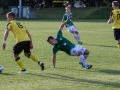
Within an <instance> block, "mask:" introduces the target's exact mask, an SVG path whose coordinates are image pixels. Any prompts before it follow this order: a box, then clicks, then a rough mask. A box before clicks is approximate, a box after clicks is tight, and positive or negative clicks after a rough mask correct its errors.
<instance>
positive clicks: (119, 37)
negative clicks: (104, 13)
mask: <svg viewBox="0 0 120 90" xmlns="http://www.w3.org/2000/svg"><path fill="white" fill-rule="evenodd" d="M114 38H115V40H117V41H118V49H119V50H120V29H114Z"/></svg>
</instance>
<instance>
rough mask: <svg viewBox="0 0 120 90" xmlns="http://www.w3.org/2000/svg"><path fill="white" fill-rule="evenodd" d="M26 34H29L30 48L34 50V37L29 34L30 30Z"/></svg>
mask: <svg viewBox="0 0 120 90" xmlns="http://www.w3.org/2000/svg"><path fill="white" fill-rule="evenodd" d="M26 33H27V34H28V37H29V38H30V48H31V49H33V43H32V37H31V35H30V33H29V32H28V30H26Z"/></svg>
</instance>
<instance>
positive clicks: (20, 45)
mask: <svg viewBox="0 0 120 90" xmlns="http://www.w3.org/2000/svg"><path fill="white" fill-rule="evenodd" d="M6 17H7V20H8V24H7V27H6V30H5V33H4V38H3V43H2V48H3V50H5V48H6V40H7V38H8V35H9V31H11V32H12V33H13V34H14V37H15V39H16V44H15V46H14V47H13V54H14V58H15V61H16V62H17V64H18V65H19V66H20V68H21V71H20V72H19V73H21V74H25V73H27V71H26V69H25V67H24V65H23V62H22V59H21V58H20V57H19V54H20V53H21V52H22V51H23V50H24V55H25V56H26V57H28V58H30V59H32V60H33V61H35V62H37V63H38V65H39V66H40V68H41V70H44V63H43V62H40V61H38V59H37V57H36V56H35V55H33V54H31V51H30V49H33V43H32V38H31V35H30V33H29V32H28V30H27V29H26V27H25V25H24V24H23V23H22V22H17V21H16V20H15V14H14V13H13V12H8V13H7V14H6Z"/></svg>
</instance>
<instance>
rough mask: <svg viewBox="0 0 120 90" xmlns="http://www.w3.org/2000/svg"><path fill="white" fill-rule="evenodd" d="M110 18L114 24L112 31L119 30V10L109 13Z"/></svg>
mask: <svg viewBox="0 0 120 90" xmlns="http://www.w3.org/2000/svg"><path fill="white" fill-rule="evenodd" d="M110 17H112V19H113V21H114V24H113V26H112V28H113V29H120V9H115V10H113V11H112V12H111V14H110Z"/></svg>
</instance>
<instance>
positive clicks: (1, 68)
mask: <svg viewBox="0 0 120 90" xmlns="http://www.w3.org/2000/svg"><path fill="white" fill-rule="evenodd" d="M2 72H3V67H2V66H1V65H0V74H1V73H2Z"/></svg>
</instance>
